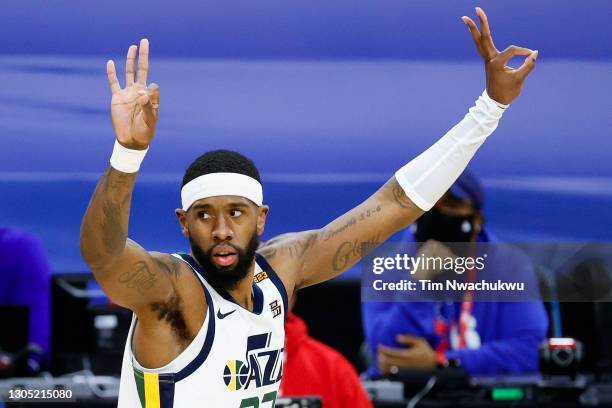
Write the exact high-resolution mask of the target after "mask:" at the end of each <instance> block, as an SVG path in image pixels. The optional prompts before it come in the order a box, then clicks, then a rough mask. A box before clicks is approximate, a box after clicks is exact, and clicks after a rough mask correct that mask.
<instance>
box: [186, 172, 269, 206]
mask: <svg viewBox="0 0 612 408" xmlns="http://www.w3.org/2000/svg"><path fill="white" fill-rule="evenodd" d="M222 195H234V196H240V197H244V198H248V199H249V200H251V201H252V202H254V203H255V204H257V205H262V204H263V188H262V187H261V183H260V182H259V181H257V180H255V179H254V178H253V177H249V176H246V175H244V174H238V173H209V174H204V175H203V176H200V177H196V178H194V179H193V180H191V181H190V182H189V183H187V184H185V185H184V186H183V188H182V189H181V203H182V204H183V210H185V211H187V210H188V209H189V207H191V205H192V204H193V203H195V202H196V201H198V200H201V199H202V198H207V197H215V196H222Z"/></svg>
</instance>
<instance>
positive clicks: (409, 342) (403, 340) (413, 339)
mask: <svg viewBox="0 0 612 408" xmlns="http://www.w3.org/2000/svg"><path fill="white" fill-rule="evenodd" d="M395 340H396V341H397V342H398V343H400V344H404V345H406V346H414V345H416V344H418V343H419V342H420V341H421V338H420V337H417V336H409V335H407V334H400V335H398V336H396V337H395Z"/></svg>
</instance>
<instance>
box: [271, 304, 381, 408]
mask: <svg viewBox="0 0 612 408" xmlns="http://www.w3.org/2000/svg"><path fill="white" fill-rule="evenodd" d="M280 391H281V394H282V395H291V396H306V395H318V396H320V397H321V399H322V400H323V408H344V407H351V408H372V403H371V402H370V400H369V399H368V395H367V394H366V392H365V390H364V389H363V386H362V385H361V382H360V381H359V377H358V376H357V372H356V371H355V369H354V368H353V366H352V365H351V364H350V363H349V362H348V360H346V359H345V358H344V356H342V354H340V353H339V352H337V351H336V350H334V349H332V348H331V347H329V346H326V345H325V344H323V343H321V342H319V341H317V340H315V339H313V338H311V337H310V336H308V329H307V327H306V323H304V321H303V320H302V319H300V318H299V317H298V316H296V315H294V314H293V313H289V315H288V316H287V321H286V322H285V363H284V370H283V380H282V382H281V389H280Z"/></svg>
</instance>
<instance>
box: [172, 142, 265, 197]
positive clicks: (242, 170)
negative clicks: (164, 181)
mask: <svg viewBox="0 0 612 408" xmlns="http://www.w3.org/2000/svg"><path fill="white" fill-rule="evenodd" d="M209 173H238V174H244V175H246V176H249V177H252V178H254V179H255V180H257V181H258V182H260V183H261V177H260V176H259V170H257V167H256V166H255V163H253V160H251V159H249V158H248V157H246V156H244V155H243V154H240V153H238V152H234V151H231V150H211V151H209V152H206V153H204V154H203V155H201V156H200V157H198V158H197V159H195V160H194V161H193V162H192V163H191V164H190V165H189V167H188V168H187V170H186V171H185V175H184V176H183V184H182V185H181V188H182V187H183V186H185V184H187V183H189V182H190V181H191V180H193V179H195V178H197V177H200V176H203V175H205V174H209Z"/></svg>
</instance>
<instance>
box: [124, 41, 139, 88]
mask: <svg viewBox="0 0 612 408" xmlns="http://www.w3.org/2000/svg"><path fill="white" fill-rule="evenodd" d="M136 49H137V47H136V46H135V45H130V48H128V52H127V57H126V58H125V87H126V88H127V87H128V86H132V85H134V63H135V61H136Z"/></svg>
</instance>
